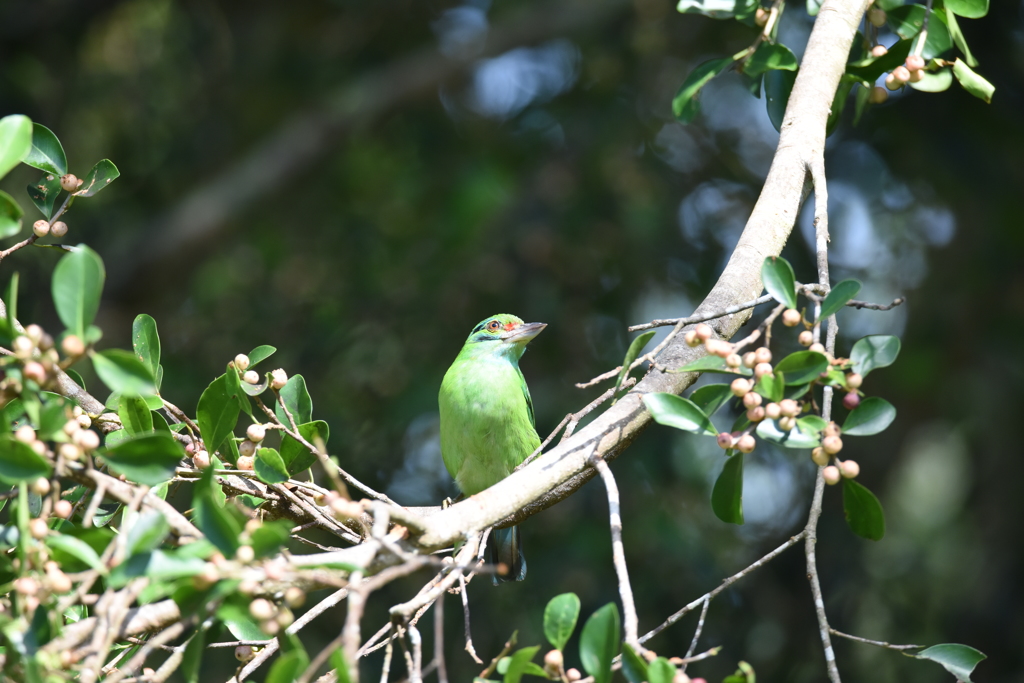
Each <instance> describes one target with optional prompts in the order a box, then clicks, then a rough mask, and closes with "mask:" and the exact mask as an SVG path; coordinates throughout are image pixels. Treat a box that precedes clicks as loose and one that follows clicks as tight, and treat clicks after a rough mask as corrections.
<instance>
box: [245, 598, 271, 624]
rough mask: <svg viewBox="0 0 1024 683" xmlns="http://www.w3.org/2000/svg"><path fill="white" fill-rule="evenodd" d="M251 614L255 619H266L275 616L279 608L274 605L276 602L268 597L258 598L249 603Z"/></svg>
mask: <svg viewBox="0 0 1024 683" xmlns="http://www.w3.org/2000/svg"><path fill="white" fill-rule="evenodd" d="M249 614H251V615H252V618H253V619H258V620H259V621H265V620H267V619H273V618H274V615H276V614H277V608H275V607H274V603H272V602H270V600H267V599H266V598H256V599H255V600H253V601H252V602H250V603H249Z"/></svg>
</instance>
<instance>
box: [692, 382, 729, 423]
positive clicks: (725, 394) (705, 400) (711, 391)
mask: <svg viewBox="0 0 1024 683" xmlns="http://www.w3.org/2000/svg"><path fill="white" fill-rule="evenodd" d="M731 398H733V393H732V389H730V388H729V385H728V384H706V385H704V386H702V387H701V388H700V389H697V391H695V392H693V393H692V394H690V400H691V401H693V404H694V405H695V406H697V407H698V408H700V410H701V412H702V413H704V414H705V415H707V416H708V417H711V416H712V415H714V414H715V413H716V412H717V411H718V409H719V408H721V407H722V406H724V405H725V404H726V403H728V402H729V400H730V399H731Z"/></svg>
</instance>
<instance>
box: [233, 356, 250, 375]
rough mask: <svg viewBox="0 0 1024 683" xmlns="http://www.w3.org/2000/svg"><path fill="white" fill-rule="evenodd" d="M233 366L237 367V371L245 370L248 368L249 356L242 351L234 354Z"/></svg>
mask: <svg viewBox="0 0 1024 683" xmlns="http://www.w3.org/2000/svg"><path fill="white" fill-rule="evenodd" d="M235 368H237V369H238V371H239V372H245V371H246V370H248V369H249V356H247V355H245V354H244V353H240V354H238V355H237V356H235Z"/></svg>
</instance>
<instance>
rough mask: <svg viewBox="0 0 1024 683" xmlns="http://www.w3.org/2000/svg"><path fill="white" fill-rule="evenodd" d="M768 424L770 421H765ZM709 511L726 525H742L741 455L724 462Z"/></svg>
mask: <svg viewBox="0 0 1024 683" xmlns="http://www.w3.org/2000/svg"><path fill="white" fill-rule="evenodd" d="M765 422H770V420H765ZM711 509H712V510H713V511H714V513H715V516H716V517H718V518H719V519H720V520H722V521H723V522H726V523H727V524H743V454H742V453H736V454H734V455H731V456H729V457H728V458H727V459H726V461H725V467H723V468H722V473H721V474H720V475H718V479H717V480H716V481H715V487H714V488H713V489H712V490H711Z"/></svg>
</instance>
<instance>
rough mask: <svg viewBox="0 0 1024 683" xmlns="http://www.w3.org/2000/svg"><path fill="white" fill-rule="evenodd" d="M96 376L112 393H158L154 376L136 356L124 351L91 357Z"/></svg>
mask: <svg viewBox="0 0 1024 683" xmlns="http://www.w3.org/2000/svg"><path fill="white" fill-rule="evenodd" d="M90 359H91V360H92V367H93V369H94V370H96V374H97V375H99V378H100V379H101V380H102V381H103V383H104V384H106V385H107V387H109V388H110V390H111V391H116V392H118V393H119V394H129V395H142V394H152V393H154V392H155V391H156V384H155V383H154V382H153V376H152V375H151V374H150V373H149V370H147V369H146V366H145V365H143V364H142V361H140V360H139V359H138V358H137V357H136V356H135V355H134V354H132V353H130V352H128V351H124V350H123V349H107V350H106V351H101V352H99V353H93V354H92V355H91V356H90Z"/></svg>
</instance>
